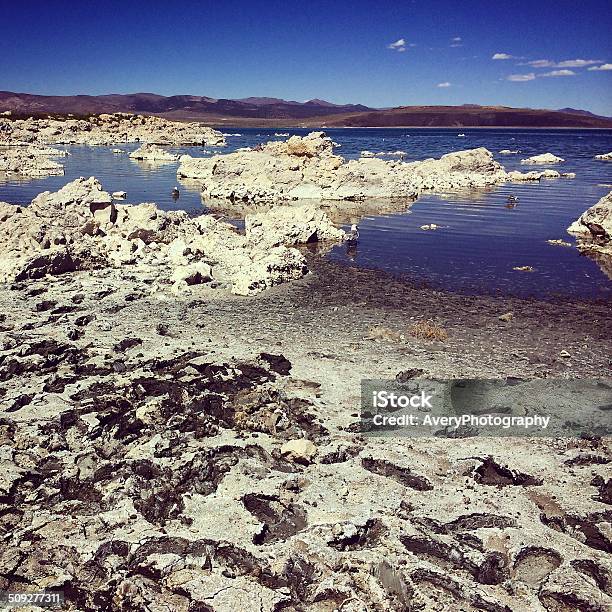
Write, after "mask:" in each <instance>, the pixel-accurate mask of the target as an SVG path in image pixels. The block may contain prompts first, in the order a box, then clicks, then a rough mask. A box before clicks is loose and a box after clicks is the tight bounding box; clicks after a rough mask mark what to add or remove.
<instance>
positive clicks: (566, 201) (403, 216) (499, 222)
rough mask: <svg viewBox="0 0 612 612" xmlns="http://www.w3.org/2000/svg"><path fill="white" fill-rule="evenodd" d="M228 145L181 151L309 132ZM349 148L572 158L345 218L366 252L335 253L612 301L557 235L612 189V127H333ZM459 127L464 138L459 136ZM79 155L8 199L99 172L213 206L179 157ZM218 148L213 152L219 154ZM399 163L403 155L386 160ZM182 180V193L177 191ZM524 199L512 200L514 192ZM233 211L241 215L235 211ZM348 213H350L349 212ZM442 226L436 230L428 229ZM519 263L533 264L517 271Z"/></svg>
mask: <svg viewBox="0 0 612 612" xmlns="http://www.w3.org/2000/svg"><path fill="white" fill-rule="evenodd" d="M223 131H224V132H225V133H226V134H240V135H239V136H238V135H230V136H227V141H228V146H227V147H223V148H218V149H215V148H212V147H205V148H202V147H185V148H174V149H171V150H172V151H174V152H177V153H189V154H190V155H193V156H207V155H210V154H216V153H227V152H230V151H232V150H234V149H236V148H239V147H245V146H253V145H255V144H257V143H260V142H266V141H268V140H280V139H282V138H281V137H275V136H274V133H275V132H284V133H289V134H291V135H293V134H300V135H303V134H306V133H308V132H309V131H310V130H307V129H276V130H272V129H263V128H248V129H247V128H225V129H224V130H223ZM326 132H327V133H328V134H329V135H330V136H331V137H332V139H333V140H334V141H335V142H337V143H338V144H340V145H341V146H340V148H338V149H337V150H336V153H338V154H340V155H342V156H344V157H346V158H354V157H358V156H359V153H360V151H362V150H369V151H373V152H379V151H397V150H401V151H405V152H406V153H407V154H406V157H405V158H404V159H405V160H407V161H412V160H420V159H425V158H427V157H439V156H440V155H443V154H445V153H449V152H451V151H458V150H462V149H469V148H474V147H481V146H482V147H486V148H488V149H489V150H490V151H492V152H493V153H494V154H495V157H496V159H497V160H498V161H499V162H500V163H502V164H503V165H504V166H505V167H506V169H507V170H513V169H519V170H522V171H528V170H532V169H538V168H544V167H546V166H541V167H540V166H521V164H520V160H521V159H523V158H525V157H529V156H531V155H536V154H539V153H544V152H551V153H554V154H555V155H559V156H560V157H563V158H565V159H566V163H564V164H559V165H557V166H551V167H553V168H555V169H557V170H559V171H561V172H575V173H576V178H575V179H555V180H548V181H541V182H539V183H533V184H506V185H500V186H498V187H496V188H493V189H488V190H477V191H474V190H471V191H469V192H453V193H445V194H436V195H424V196H422V197H421V198H419V200H417V202H415V203H413V204H412V205H411V206H410V207H409V208H408V209H407V210H403V211H401V212H397V213H394V214H388V215H372V216H366V217H363V218H362V217H361V216H359V215H357V216H356V217H354V218H350V219H349V218H348V217H347V218H346V219H344V221H346V222H347V223H348V222H349V221H350V222H358V223H359V228H360V239H359V243H358V245H357V248H356V249H348V252H347V249H346V247H345V246H338V247H334V248H333V249H332V250H331V252H330V253H329V254H328V255H327V256H328V257H330V258H331V259H332V260H334V261H336V262H339V263H341V264H345V265H351V266H360V267H367V268H373V269H381V270H385V271H388V272H392V273H394V274H397V275H400V276H402V277H404V278H406V279H407V280H409V281H411V282H414V283H418V284H427V285H429V286H432V287H436V288H441V289H447V290H454V291H460V292H465V293H490V292H494V293H503V294H511V295H520V296H534V297H553V296H560V297H570V298H577V299H593V298H598V299H605V300H609V299H610V298H611V297H612V281H610V279H608V278H607V276H606V275H605V274H604V273H603V272H602V271H601V269H600V268H599V266H598V265H597V263H595V262H594V261H592V260H591V259H589V258H587V257H584V256H581V255H580V254H579V253H578V251H577V250H576V249H575V248H568V247H562V246H553V245H550V244H548V243H547V242H546V241H547V240H549V239H558V238H561V239H563V240H565V241H568V242H572V243H573V238H572V237H571V236H569V235H568V234H567V233H566V231H565V230H566V228H567V226H568V225H570V223H571V222H572V221H574V220H575V219H576V218H577V217H578V216H579V215H580V214H581V213H582V212H583V211H584V210H585V209H586V208H588V207H589V206H592V205H593V204H594V203H595V202H597V200H599V199H600V198H601V197H602V196H603V195H605V194H606V193H608V192H609V191H610V190H611V189H612V162H602V161H597V160H594V159H593V157H594V156H595V155H596V154H599V153H607V152H609V151H612V130H596V131H595V130H552V129H545V130H529V129H469V128H458V129H406V128H397V129H351V128H349V129H328V130H326ZM458 134H465V137H459V136H458ZM65 148H66V149H67V150H69V151H70V153H71V155H70V156H69V157H65V158H60V159H59V160H58V161H60V163H62V164H63V165H64V167H65V175H64V176H57V177H49V178H45V179H34V180H26V181H20V182H16V181H14V180H11V181H10V182H2V179H1V178H0V201H7V202H13V203H21V204H27V203H28V202H29V201H30V200H31V199H32V198H33V197H34V196H35V195H37V194H38V193H40V192H41V191H45V190H49V191H54V190H56V189H59V188H60V187H61V186H62V185H64V184H65V183H67V182H68V181H70V180H73V179H75V178H77V177H79V176H96V177H97V178H98V179H99V180H100V181H101V182H102V184H103V186H104V188H105V189H107V190H108V191H119V190H125V191H127V193H128V199H127V200H126V201H127V202H131V203H138V202H156V203H157V204H158V205H159V206H160V207H161V208H163V209H166V210H176V209H184V210H187V211H188V212H189V213H190V214H200V213H201V212H202V211H203V210H205V208H203V204H202V201H201V198H200V194H199V190H198V189H197V187H196V186H195V185H193V184H189V183H188V182H183V183H179V182H178V181H177V178H176V169H177V166H178V163H170V164H161V165H160V164H155V165H149V164H144V163H141V162H135V161H132V160H130V159H129V157H128V156H127V154H123V155H115V154H113V153H112V152H111V151H112V149H113V148H121V149H123V150H125V151H127V152H129V151H132V150H134V149H135V148H137V145H119V146H118V147H85V146H72V147H65ZM502 149H511V150H515V149H518V150H520V151H521V153H520V154H518V155H499V153H498V152H499V151H500V150H502ZM207 151H210V153H208V152H207ZM383 159H395V158H383ZM175 185H178V186H179V188H180V192H181V193H180V197H179V199H178V200H174V199H173V198H172V195H171V192H172V188H173V187H174V186H175ZM510 194H512V195H515V196H517V197H518V198H519V203H518V205H517V206H515V207H514V208H512V209H509V208H507V207H506V200H507V197H508V195H510ZM228 216H229V217H232V216H235V213H231V212H229V213H228ZM348 216H349V217H350V216H351V215H348ZM430 223H435V224H437V225H439V226H441V227H440V229H438V230H436V231H424V230H421V229H420V227H421V225H424V224H430ZM515 266H531V267H533V268H534V271H533V272H518V271H515V270H513V267H515Z"/></svg>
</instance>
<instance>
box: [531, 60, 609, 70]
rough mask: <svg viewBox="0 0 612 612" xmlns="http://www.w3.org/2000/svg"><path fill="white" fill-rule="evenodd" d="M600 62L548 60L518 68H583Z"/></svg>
mask: <svg viewBox="0 0 612 612" xmlns="http://www.w3.org/2000/svg"><path fill="white" fill-rule="evenodd" d="M600 63H601V60H599V61H598V60H585V59H569V60H563V61H562V62H553V61H552V60H549V59H539V60H531V61H529V62H523V63H521V64H519V65H520V66H531V67H532V68H584V67H585V66H592V65H593V64H600Z"/></svg>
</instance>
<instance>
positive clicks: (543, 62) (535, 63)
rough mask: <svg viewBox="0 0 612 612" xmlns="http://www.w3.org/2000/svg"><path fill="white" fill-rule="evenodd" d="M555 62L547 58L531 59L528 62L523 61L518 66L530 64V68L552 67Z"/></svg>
mask: <svg viewBox="0 0 612 612" xmlns="http://www.w3.org/2000/svg"><path fill="white" fill-rule="evenodd" d="M554 65H555V62H551V61H550V60H547V59H539V60H531V61H530V62H523V63H522V64H519V66H531V67H532V68H552V67H553V66H554Z"/></svg>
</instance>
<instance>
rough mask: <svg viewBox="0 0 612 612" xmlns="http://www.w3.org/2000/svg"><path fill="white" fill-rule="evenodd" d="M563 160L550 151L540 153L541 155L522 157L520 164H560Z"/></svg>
mask: <svg viewBox="0 0 612 612" xmlns="http://www.w3.org/2000/svg"><path fill="white" fill-rule="evenodd" d="M564 161H565V160H564V159H563V158H562V157H557V156H556V155H553V154H552V153H542V154H541V155H534V156H533V157H528V158H527V159H522V160H521V164H560V163H562V162H564Z"/></svg>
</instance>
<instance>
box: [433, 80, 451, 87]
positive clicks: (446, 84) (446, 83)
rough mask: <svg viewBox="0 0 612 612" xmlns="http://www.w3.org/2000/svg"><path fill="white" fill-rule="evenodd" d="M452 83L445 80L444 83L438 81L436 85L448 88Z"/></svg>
mask: <svg viewBox="0 0 612 612" xmlns="http://www.w3.org/2000/svg"><path fill="white" fill-rule="evenodd" d="M450 86H451V84H450V83H449V82H448V81H444V83H438V84H437V85H436V87H441V88H446V87H450Z"/></svg>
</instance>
